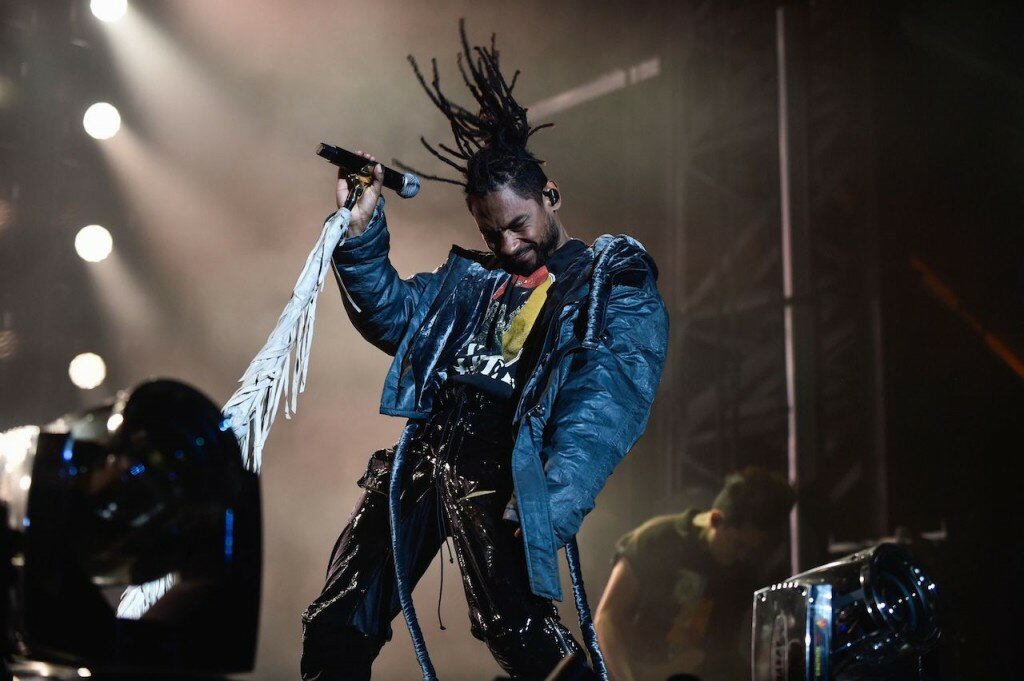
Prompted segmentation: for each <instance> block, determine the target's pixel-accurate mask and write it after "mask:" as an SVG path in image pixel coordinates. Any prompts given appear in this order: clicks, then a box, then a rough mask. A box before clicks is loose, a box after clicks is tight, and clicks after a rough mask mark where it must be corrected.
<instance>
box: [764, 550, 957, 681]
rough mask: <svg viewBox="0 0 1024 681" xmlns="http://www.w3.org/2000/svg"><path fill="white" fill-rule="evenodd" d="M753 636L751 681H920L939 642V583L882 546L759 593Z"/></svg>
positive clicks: (906, 556)
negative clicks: (916, 672) (911, 680)
mask: <svg viewBox="0 0 1024 681" xmlns="http://www.w3.org/2000/svg"><path fill="white" fill-rule="evenodd" d="M753 633H754V646H753V654H754V660H753V663H754V664H753V672H754V673H753V678H754V681H777V680H779V679H783V680H785V681H834V680H836V679H862V678H863V679H868V678H871V679H876V678H877V679H890V678H892V679H895V678H899V679H903V678H908V679H909V678H916V676H914V675H912V674H910V673H909V671H912V670H914V669H919V664H920V662H921V657H922V656H924V655H925V654H927V653H928V652H929V651H930V650H931V649H932V648H933V647H934V646H935V643H936V641H937V640H938V638H939V624H938V621H937V616H936V587H935V583H934V582H933V581H932V580H931V578H930V577H928V575H927V574H925V572H924V571H923V570H922V569H921V568H920V567H918V565H917V564H916V563H915V562H914V560H913V558H912V557H911V556H910V554H909V553H907V552H906V551H905V550H904V549H903V548H901V547H899V546H897V545H896V544H880V545H878V546H876V547H872V548H870V549H866V550H864V551H860V552H858V553H854V554H852V555H850V556H847V557H846V558H842V559H840V560H837V561H835V562H834V563H829V564H828V565H823V566H822V567H819V568H815V569H813V570H810V571H808V572H804V573H802V574H799V575H796V576H795V577H790V578H789V579H788V580H786V581H785V582H782V583H780V584H775V585H773V586H770V587H766V588H764V589H761V590H759V591H758V592H757V593H756V594H754V629H753ZM922 678H923V677H922Z"/></svg>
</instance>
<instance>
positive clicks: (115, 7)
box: [89, 0, 128, 23]
mask: <svg viewBox="0 0 1024 681" xmlns="http://www.w3.org/2000/svg"><path fill="white" fill-rule="evenodd" d="M89 9H91V10H92V13H93V15H95V16H96V18H97V19H99V20H100V21H106V22H108V23H109V22H111V21H117V20H118V19H120V18H121V17H123V16H124V13H125V12H127V11H128V0H92V2H90V3H89Z"/></svg>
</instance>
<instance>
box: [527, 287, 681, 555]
mask: <svg viewBox="0 0 1024 681" xmlns="http://www.w3.org/2000/svg"><path fill="white" fill-rule="evenodd" d="M605 320H606V327H605V331H604V333H603V334H602V336H601V343H600V344H599V345H598V347H596V348H593V349H589V348H584V349H580V350H577V351H576V352H575V353H574V354H573V355H572V360H571V363H570V366H569V368H568V373H567V375H566V377H565V379H564V381H563V382H562V385H561V387H560V389H559V391H558V395H557V397H556V398H555V401H554V404H553V406H552V412H551V418H550V420H549V421H548V423H547V426H546V428H545V431H544V444H543V452H542V457H543V460H544V461H546V464H545V471H546V479H547V490H548V501H549V504H550V509H551V522H552V526H553V530H554V534H555V542H556V546H563V545H564V544H565V543H566V542H568V541H569V540H570V539H572V537H573V536H574V535H575V534H576V532H577V531H579V528H580V525H581V524H582V523H583V517H584V516H585V515H586V514H587V513H589V512H590V511H591V509H593V508H594V503H595V500H596V498H597V494H598V492H600V491H601V489H602V488H603V487H604V485H605V482H606V481H607V479H608V476H609V475H611V473H612V470H613V469H614V468H615V466H616V465H618V463H619V461H621V460H622V458H623V457H624V456H625V455H626V453H627V452H628V451H629V450H630V448H631V447H632V446H633V444H634V443H636V441H637V440H638V439H639V438H640V436H641V435H642V434H643V432H644V428H645V427H646V425H647V418H648V416H649V415H650V411H651V403H652V402H653V401H654V393H655V392H656V391H657V389H658V383H659V382H660V380H661V372H662V368H663V367H664V364H665V355H666V352H667V347H668V314H667V312H666V310H665V305H664V303H663V302H662V299H661V296H660V295H659V294H658V292H657V289H656V288H655V287H654V284H653V281H650V280H649V281H648V282H647V284H646V285H645V286H644V287H643V288H639V289H638V288H634V287H630V286H622V285H617V286H615V287H614V288H613V289H612V292H611V297H610V300H609V302H608V309H607V315H606V317H605Z"/></svg>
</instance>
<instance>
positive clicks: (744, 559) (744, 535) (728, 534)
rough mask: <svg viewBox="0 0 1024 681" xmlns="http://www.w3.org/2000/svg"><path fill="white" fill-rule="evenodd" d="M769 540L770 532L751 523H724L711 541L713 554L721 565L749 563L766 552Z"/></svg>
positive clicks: (716, 530) (717, 529)
mask: <svg viewBox="0 0 1024 681" xmlns="http://www.w3.org/2000/svg"><path fill="white" fill-rule="evenodd" d="M767 540H768V532H766V531H765V530H762V529H759V528H757V527H755V526H754V525H752V524H751V523H743V524H741V525H739V526H733V525H730V524H728V523H723V524H721V525H719V526H718V527H717V528H716V529H715V534H714V536H713V537H712V539H711V545H712V546H711V554H712V555H713V556H714V557H715V560H716V561H717V562H718V563H719V564H720V565H736V564H741V563H749V562H750V561H751V560H752V559H754V558H757V557H758V556H760V555H761V554H762V553H763V552H764V550H765V548H767V547H766V544H767Z"/></svg>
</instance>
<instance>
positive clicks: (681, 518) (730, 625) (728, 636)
mask: <svg viewBox="0 0 1024 681" xmlns="http://www.w3.org/2000/svg"><path fill="white" fill-rule="evenodd" d="M699 513H700V511H698V510H695V509H688V510H686V511H684V512H683V513H680V514H676V515H665V516H658V517H655V518H652V519H650V520H648V521H647V522H645V523H644V524H643V525H640V526H639V527H638V528H636V529H635V530H633V531H632V532H629V533H627V534H626V535H624V536H623V537H622V538H621V539H619V542H618V544H617V546H616V558H617V559H618V558H623V557H624V558H626V559H628V560H629V563H630V566H631V567H632V569H633V572H634V573H635V574H636V576H637V581H638V582H639V584H640V599H639V602H638V604H637V610H636V614H635V616H634V621H633V622H632V623H631V626H630V627H629V630H628V632H627V633H626V648H627V650H628V653H629V655H630V658H631V661H632V662H633V664H634V666H636V667H637V669H636V670H635V671H638V672H639V674H638V676H637V678H638V679H645V678H647V677H646V676H644V673H643V668H644V666H645V665H647V666H649V667H651V668H658V669H662V668H663V667H664V666H665V665H669V666H671V664H672V661H673V660H679V661H680V663H679V665H680V668H679V669H677V670H675V671H676V672H679V673H683V672H686V673H697V675H698V676H699V677H700V678H701V679H702V680H704V681H733V679H734V678H736V679H741V678H749V676H750V671H749V641H750V639H749V634H750V607H751V602H752V599H753V592H754V589H755V584H754V582H753V580H752V579H751V578H750V576H749V575H748V574H746V573H745V572H743V571H741V570H737V569H736V568H731V567H724V566H720V565H717V564H716V563H715V562H714V559H713V558H712V557H711V554H710V552H709V550H708V546H707V542H706V541H704V539H703V538H702V537H701V531H702V530H701V528H699V527H695V526H694V524H693V519H694V518H695V517H696V516H697V515H698V514H699ZM686 660H690V661H689V662H686ZM686 666H690V668H683V667H686ZM744 670H746V671H745V676H744ZM737 674H739V675H738V676H736V675H737ZM664 678H665V676H664V675H662V676H661V677H660V679H664ZM660 679H659V681H660Z"/></svg>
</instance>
